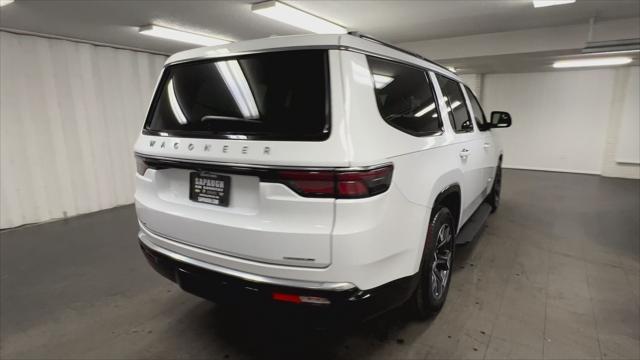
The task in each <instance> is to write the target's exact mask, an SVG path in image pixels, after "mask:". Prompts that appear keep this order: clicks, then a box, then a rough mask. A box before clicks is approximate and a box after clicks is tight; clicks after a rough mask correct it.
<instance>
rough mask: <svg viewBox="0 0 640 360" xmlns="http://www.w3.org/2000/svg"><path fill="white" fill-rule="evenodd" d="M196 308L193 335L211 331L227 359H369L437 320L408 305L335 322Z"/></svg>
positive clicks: (460, 259) (466, 248)
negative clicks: (416, 314) (417, 317)
mask: <svg viewBox="0 0 640 360" xmlns="http://www.w3.org/2000/svg"><path fill="white" fill-rule="evenodd" d="M483 231H484V230H483ZM483 231H481V232H480V233H479V235H478V237H477V238H476V239H475V240H474V241H473V242H471V243H469V244H466V245H463V246H459V247H458V248H457V249H456V263H455V264H456V266H455V267H454V274H453V276H455V273H456V272H458V271H459V270H460V269H461V268H462V267H464V264H466V263H468V261H469V259H470V257H471V256H472V254H473V252H474V250H475V247H476V244H477V243H478V240H481V239H480V238H481V237H482V233H483ZM193 310H194V311H192V312H190V315H187V316H190V317H191V316H192V317H193V318H192V319H191V320H188V321H189V322H191V321H193V322H194V323H192V325H193V327H194V328H195V329H198V331H196V332H194V335H195V334H197V335H195V336H201V334H206V337H207V338H208V341H211V342H215V343H216V346H215V348H216V349H217V350H219V349H220V348H222V349H227V352H228V353H224V354H219V353H218V354H216V355H217V356H220V357H222V358H225V359H233V358H238V357H239V358H278V359H290V358H291V359H293V358H295V359H327V358H344V359H348V358H355V357H357V358H364V357H367V356H368V355H374V354H376V353H378V352H379V351H381V350H382V348H384V347H385V346H387V345H389V344H390V343H397V344H403V343H407V344H412V343H413V342H414V340H415V339H411V338H407V336H409V337H410V336H412V335H411V334H416V332H415V331H404V330H405V329H406V328H407V327H408V326H419V327H420V328H421V330H422V329H423V331H427V330H428V328H429V327H430V326H431V324H432V322H433V319H428V320H424V321H419V322H418V321H417V320H414V319H413V318H412V317H411V314H410V313H409V312H408V311H407V309H406V308H398V309H394V310H391V311H388V312H386V313H384V314H381V315H378V316H376V317H374V318H372V319H369V320H366V321H360V322H354V321H332V322H330V323H328V324H327V323H325V322H317V321H311V320H309V319H308V318H302V317H300V318H295V317H294V316H293V315H292V314H291V313H285V312H278V313H274V312H271V311H270V310H269V309H268V308H240V307H234V306H218V305H215V304H213V303H208V302H203V303H201V304H199V305H198V306H197V307H196V308H194V309H193ZM423 331H420V332H418V334H419V333H422V332H423ZM201 340H203V339H201ZM220 345H222V346H221V347H220ZM210 355H212V354H210Z"/></svg>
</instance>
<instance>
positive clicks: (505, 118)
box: [491, 111, 511, 128]
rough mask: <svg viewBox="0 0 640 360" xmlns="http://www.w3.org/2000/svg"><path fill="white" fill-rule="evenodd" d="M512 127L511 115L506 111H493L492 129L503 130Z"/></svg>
mask: <svg viewBox="0 0 640 360" xmlns="http://www.w3.org/2000/svg"><path fill="white" fill-rule="evenodd" d="M509 126H511V115H510V114H509V113H508V112H505V111H493V112H492V113H491V127H492V128H503V127H509Z"/></svg>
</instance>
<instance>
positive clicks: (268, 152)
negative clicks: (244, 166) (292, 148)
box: [149, 140, 271, 156]
mask: <svg viewBox="0 0 640 360" xmlns="http://www.w3.org/2000/svg"><path fill="white" fill-rule="evenodd" d="M156 143H157V141H156V140H149V147H150V148H152V147H155V146H156ZM160 148H161V149H164V148H166V142H165V141H162V142H161V143H160ZM173 148H174V149H175V150H178V149H179V148H180V142H178V141H176V142H173ZM187 149H188V150H189V151H194V150H196V145H195V144H194V143H189V145H187ZM212 149H213V145H211V144H204V145H203V146H202V150H203V151H204V152H210V151H212ZM220 149H221V150H220V151H221V152H222V153H224V154H227V153H229V152H230V151H231V147H230V145H223V146H222V147H221V148H220ZM249 149H250V146H249V145H243V146H242V147H241V148H240V153H241V154H242V155H248V154H249ZM262 155H267V156H268V155H271V147H270V146H265V147H264V148H262Z"/></svg>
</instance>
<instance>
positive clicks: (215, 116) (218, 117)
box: [200, 115, 260, 124]
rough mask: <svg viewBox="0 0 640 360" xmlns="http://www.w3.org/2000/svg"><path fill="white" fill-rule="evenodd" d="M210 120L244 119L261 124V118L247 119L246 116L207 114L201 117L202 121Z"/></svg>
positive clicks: (243, 120)
mask: <svg viewBox="0 0 640 360" xmlns="http://www.w3.org/2000/svg"><path fill="white" fill-rule="evenodd" d="M208 120H218V121H220V120H221V121H242V122H248V123H253V124H260V121H259V120H253V119H245V118H241V117H235V116H220V115H205V116H203V117H201V118H200V121H208Z"/></svg>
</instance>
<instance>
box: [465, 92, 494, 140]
mask: <svg viewBox="0 0 640 360" xmlns="http://www.w3.org/2000/svg"><path fill="white" fill-rule="evenodd" d="M464 88H465V89H466V90H467V97H468V98H469V100H470V102H471V109H472V110H473V117H474V118H475V120H476V125H478V129H479V130H480V131H485V130H489V124H488V123H487V117H486V116H484V111H482V106H480V102H479V101H478V98H476V95H475V94H474V93H473V91H471V89H469V87H468V86H465V87H464Z"/></svg>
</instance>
